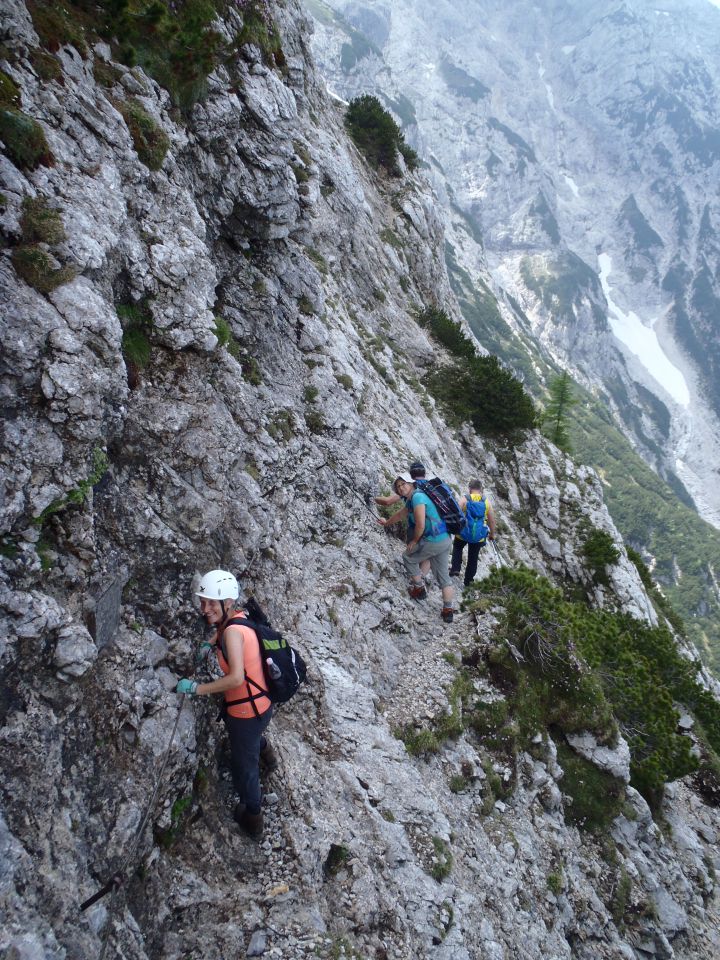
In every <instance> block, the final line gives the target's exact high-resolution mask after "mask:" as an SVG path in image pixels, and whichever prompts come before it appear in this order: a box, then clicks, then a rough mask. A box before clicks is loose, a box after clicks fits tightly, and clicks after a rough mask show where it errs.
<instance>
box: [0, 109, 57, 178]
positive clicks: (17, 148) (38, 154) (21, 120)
mask: <svg viewBox="0 0 720 960" xmlns="http://www.w3.org/2000/svg"><path fill="white" fill-rule="evenodd" d="M0 140H2V142H3V143H4V144H5V150H6V152H7V155H8V156H9V157H10V159H11V160H12V162H13V163H14V164H15V166H17V167H20V168H21V169H23V170H36V169H37V168H38V167H39V166H41V165H42V166H45V167H51V166H53V164H54V163H55V158H54V157H53V155H52V153H51V151H50V147H49V146H48V142H47V140H46V139H45V131H44V130H43V128H42V127H41V126H40V124H39V123H38V122H37V121H36V120H33V119H32V117H28V116H27V114H24V113H23V112H22V111H21V110H15V109H8V108H0Z"/></svg>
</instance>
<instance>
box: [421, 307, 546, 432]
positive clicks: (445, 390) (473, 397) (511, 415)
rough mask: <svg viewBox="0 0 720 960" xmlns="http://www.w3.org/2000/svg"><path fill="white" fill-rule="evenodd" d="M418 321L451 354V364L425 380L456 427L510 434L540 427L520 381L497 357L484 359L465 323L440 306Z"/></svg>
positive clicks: (432, 308) (422, 314) (437, 370)
mask: <svg viewBox="0 0 720 960" xmlns="http://www.w3.org/2000/svg"><path fill="white" fill-rule="evenodd" d="M417 319H418V323H419V324H420V325H421V326H423V327H425V328H426V329H427V330H428V331H429V333H430V335H431V336H432V337H433V339H434V340H436V341H437V342H438V343H440V344H442V346H443V347H445V349H446V350H447V351H448V352H449V353H450V355H451V361H450V363H449V364H447V365H444V366H442V367H440V368H438V369H436V370H435V371H434V372H433V373H431V374H429V376H428V377H426V379H425V385H426V386H427V388H428V390H429V391H430V393H432V395H433V396H434V397H435V399H436V400H438V401H439V402H440V403H441V404H442V406H443V408H444V411H445V414H446V416H447V418H448V422H449V423H450V424H451V425H453V426H459V425H461V424H463V423H471V424H472V425H473V427H474V428H475V429H476V430H477V431H478V433H488V434H510V433H512V432H514V431H516V430H526V429H531V428H532V427H534V426H535V425H536V422H537V415H536V411H535V407H534V405H533V402H532V400H531V399H530V397H529V396H528V395H527V393H526V392H525V390H524V389H523V386H522V384H521V383H520V381H519V380H518V379H517V378H516V377H514V376H513V375H512V373H510V371H509V370H506V369H505V367H503V366H502V364H501V363H500V361H499V360H498V358H497V357H493V356H487V357H482V356H478V354H477V353H476V351H475V346H474V344H473V342H472V341H471V340H470V339H469V338H468V337H467V336H466V335H465V333H464V332H463V330H462V328H461V327H460V324H458V323H455V322H454V321H453V320H451V319H450V317H449V316H448V315H447V313H446V312H445V311H444V310H440V309H438V308H436V307H429V308H427V309H426V310H424V311H423V312H422V313H420V314H419V315H418V318H417Z"/></svg>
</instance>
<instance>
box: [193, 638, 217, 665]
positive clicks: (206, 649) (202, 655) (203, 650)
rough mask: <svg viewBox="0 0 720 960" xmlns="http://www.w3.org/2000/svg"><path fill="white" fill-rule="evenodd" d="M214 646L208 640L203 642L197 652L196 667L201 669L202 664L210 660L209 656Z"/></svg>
mask: <svg viewBox="0 0 720 960" xmlns="http://www.w3.org/2000/svg"><path fill="white" fill-rule="evenodd" d="M212 648H213V645H212V644H211V643H208V641H207V640H203V642H202V643H201V644H200V646H199V647H198V648H197V650H196V651H195V666H196V667H199V666H200V665H201V664H202V663H204V662H205V660H207V658H208V654H209V653H210V651H211V650H212Z"/></svg>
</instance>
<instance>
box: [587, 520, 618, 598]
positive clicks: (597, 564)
mask: <svg viewBox="0 0 720 960" xmlns="http://www.w3.org/2000/svg"><path fill="white" fill-rule="evenodd" d="M582 554H583V556H584V557H585V560H586V561H587V564H588V567H589V568H590V570H591V572H592V575H593V579H594V580H595V582H596V583H603V584H607V583H608V582H609V578H608V573H607V568H608V567H612V566H613V565H614V564H616V563H617V562H618V560H619V559H620V551H619V550H618V548H617V547H616V546H615V541H614V540H613V538H612V537H611V536H610V534H609V533H606V532H605V531H604V530H598V529H596V528H594V529H592V530H589V531H588V532H587V533H586V535H585V539H584V542H583V547H582Z"/></svg>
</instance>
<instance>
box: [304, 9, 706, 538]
mask: <svg viewBox="0 0 720 960" xmlns="http://www.w3.org/2000/svg"><path fill="white" fill-rule="evenodd" d="M310 8H311V10H313V11H314V12H315V13H316V15H317V16H319V20H318V25H317V30H316V36H315V40H314V48H315V53H316V57H317V58H318V59H319V60H320V62H321V63H322V65H323V68H324V70H325V72H326V75H327V77H328V80H329V83H330V85H331V87H332V88H333V89H335V90H337V92H338V93H340V94H342V95H343V96H345V97H351V96H353V95H356V94H357V93H361V92H375V93H377V94H378V95H379V96H380V97H381V98H383V99H384V100H385V103H386V104H387V106H388V107H389V109H391V110H393V111H394V112H395V114H396V116H397V117H398V119H399V121H400V122H401V123H403V124H404V126H405V132H406V136H407V138H408V139H409V141H410V142H411V143H412V144H413V145H414V146H416V147H417V149H418V150H419V152H420V154H421V156H423V157H424V158H425V160H426V161H427V162H428V164H429V166H428V174H429V176H430V177H431V179H432V180H433V183H434V185H435V187H436V189H437V190H438V193H439V194H440V196H441V198H443V199H444V200H445V201H446V208H447V209H448V217H449V218H451V217H452V216H453V215H454V214H453V211H454V210H459V211H461V212H462V215H464V216H469V217H470V218H471V219H472V221H473V223H474V229H473V235H470V234H468V235H467V236H466V237H461V238H459V240H458V242H459V243H461V244H462V245H463V246H464V247H465V253H466V260H467V262H468V263H469V264H474V266H475V268H476V270H477V272H479V273H482V272H485V273H486V275H489V276H491V277H492V278H493V279H494V281H495V282H496V283H497V284H499V285H500V286H502V287H504V288H505V289H506V290H507V291H508V292H509V293H510V294H511V295H512V296H513V298H514V299H515V300H516V302H517V303H518V304H519V306H520V308H521V309H522V311H523V313H524V314H525V316H526V317H527V318H528V321H529V323H530V326H531V328H532V331H533V332H534V336H535V338H536V339H537V340H539V341H540V342H542V343H543V344H544V345H545V346H546V347H547V348H548V349H549V350H550V352H551V353H552V354H553V355H554V356H556V357H557V359H558V361H559V362H562V363H563V364H565V365H567V366H569V367H570V368H571V369H573V371H574V373H575V376H576V377H578V378H579V379H580V380H581V381H583V382H585V383H586V384H587V385H588V386H594V387H597V388H603V385H607V384H609V383H615V382H617V381H621V382H622V383H623V393H624V394H625V395H626V399H625V401H624V402H623V404H620V403H617V401H616V404H617V408H618V409H617V411H616V412H617V414H618V418H619V419H618V424H619V426H620V427H621V429H623V430H625V432H627V433H628V435H629V437H630V439H631V442H632V443H633V444H634V445H635V446H636V447H637V448H638V450H639V451H640V452H641V454H642V455H643V457H644V458H645V459H646V460H647V461H648V463H650V465H651V466H652V467H653V468H654V469H657V470H659V471H660V472H661V474H662V475H663V476H665V477H666V478H668V479H669V480H670V481H671V482H672V483H673V485H674V486H675V487H677V486H678V481H679V482H680V483H681V484H682V485H684V486H685V487H686V488H687V490H688V491H689V493H690V495H691V497H692V499H693V501H694V502H695V504H696V506H697V508H698V510H699V512H700V513H701V514H702V515H703V516H704V517H705V518H706V519H708V520H709V521H710V522H712V523H714V524H715V525H716V526H720V485H718V484H717V482H716V481H717V470H718V467H719V466H720V442H719V441H718V435H719V434H720V419H719V414H720V377H718V372H719V367H720V335H719V334H720V319H718V318H719V317H720V257H719V256H718V251H719V249H720V239H719V237H718V233H717V229H718V224H720V199H719V198H718V196H717V190H716V184H717V180H718V173H719V172H720V106H719V104H720V97H719V96H718V94H719V92H720V72H719V70H718V63H720V57H719V56H718V54H720V29H713V25H715V27H716V28H720V10H718V9H716V8H714V7H713V6H712V5H711V4H710V3H708V2H707V0H668V2H665V3H663V4H662V6H659V5H657V4H653V3H648V2H645V0H630V2H618V3H611V4H608V3H607V2H590V3H580V2H571V3H569V2H566V0H543V2H541V3H530V2H529V0H528V2H524V0H521V2H518V3H514V4H512V5H510V6H508V5H507V4H503V3H500V2H495V0H464V2H458V3H449V2H438V3H435V2H433V3H430V2H426V0H419V2H416V0H413V2H410V0H398V2H395V3H393V4H392V5H388V4H386V3H383V2H380V0H366V2H362V3H359V2H354V0H353V2H347V0H332V2H331V3H330V4H329V5H325V4H322V3H321V2H320V0H313V2H312V4H310ZM359 34H362V35H364V36H365V38H366V39H365V41H364V45H363V43H361V42H360V40H359V39H358V35H359ZM348 43H350V44H351V45H352V47H353V50H354V51H355V57H354V59H352V58H349V57H348V55H347V51H346V50H345V48H346V47H347V45H348ZM343 51H345V55H343ZM351 59H352V62H350V60H351ZM598 280H601V281H602V282H601V283H598ZM601 340H602V341H603V342H602V343H600V341H601ZM605 389H606V387H605ZM648 391H649V392H650V393H651V394H653V395H654V396H655V397H657V399H658V401H659V403H657V404H656V406H658V409H659V408H660V407H661V406H664V407H665V408H666V409H667V411H668V415H667V416H665V415H663V419H664V420H665V421H667V422H668V423H669V425H668V426H667V428H666V429H665V428H659V427H658V425H657V424H656V423H654V422H653V420H652V418H651V419H650V420H646V421H645V423H644V427H643V430H642V431H641V432H637V431H636V430H635V426H634V424H635V423H636V421H637V418H636V417H635V416H634V414H633V412H632V411H633V409H634V408H636V407H637V408H642V407H643V406H644V405H645V402H644V398H646V397H647V394H648ZM622 407H624V409H621V408H622ZM648 441H650V442H648Z"/></svg>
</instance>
